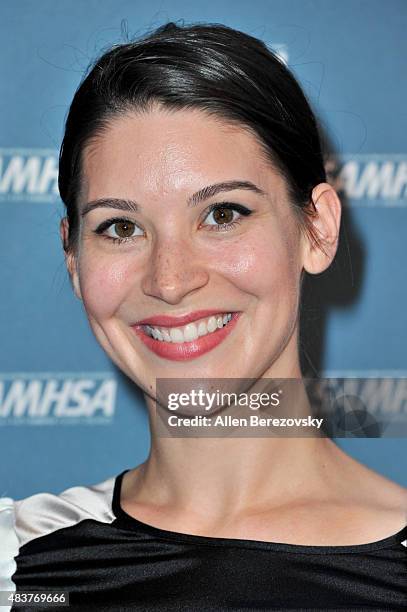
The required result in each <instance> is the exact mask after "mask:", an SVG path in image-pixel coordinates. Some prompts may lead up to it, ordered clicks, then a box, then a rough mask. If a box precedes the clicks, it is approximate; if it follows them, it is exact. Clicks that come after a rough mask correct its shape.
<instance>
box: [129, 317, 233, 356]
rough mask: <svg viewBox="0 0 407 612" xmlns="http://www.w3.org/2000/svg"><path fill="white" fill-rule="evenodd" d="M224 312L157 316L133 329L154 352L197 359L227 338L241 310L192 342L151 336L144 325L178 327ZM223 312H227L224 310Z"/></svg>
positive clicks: (145, 320) (160, 354)
mask: <svg viewBox="0 0 407 612" xmlns="http://www.w3.org/2000/svg"><path fill="white" fill-rule="evenodd" d="M216 314H222V313H221V312H220V311H219V310H197V311H195V312H193V313H190V314H188V315H184V316H181V317H170V316H166V315H165V316H157V317H150V318H148V319H144V320H143V321H140V322H139V323H137V324H136V325H133V326H132V329H133V330H134V332H135V333H136V335H137V337H138V338H140V340H141V341H142V342H143V344H144V345H145V346H146V347H147V348H149V349H150V350H151V351H152V352H153V353H155V354H156V355H158V356H159V357H162V358H164V359H169V360H171V361H186V360H188V359H195V358H197V357H200V356H201V355H204V354H205V353H207V352H208V351H211V350H212V349H213V348H215V347H216V346H218V345H219V344H221V342H223V340H225V339H226V338H227V337H228V336H229V334H230V333H231V331H232V330H233V329H234V327H235V325H236V323H237V321H238V319H239V317H240V314H241V313H240V312H234V313H231V315H232V318H231V320H230V321H229V323H227V324H226V325H224V326H223V327H221V328H220V329H219V328H218V329H216V330H215V331H214V332H211V333H208V334H206V335H205V336H200V337H199V338H197V339H196V340H192V341H191V342H165V341H161V340H156V339H155V338H152V337H151V336H149V335H148V334H147V333H146V332H145V331H144V330H143V327H142V326H143V325H154V326H160V325H161V326H163V327H166V326H168V327H176V326H177V325H178V326H181V325H186V324H187V323H191V322H192V321H197V320H198V319H202V318H205V317H210V316H212V315H216ZM223 314H226V312H224V313H223Z"/></svg>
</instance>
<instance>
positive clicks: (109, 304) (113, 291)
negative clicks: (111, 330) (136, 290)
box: [79, 254, 129, 319]
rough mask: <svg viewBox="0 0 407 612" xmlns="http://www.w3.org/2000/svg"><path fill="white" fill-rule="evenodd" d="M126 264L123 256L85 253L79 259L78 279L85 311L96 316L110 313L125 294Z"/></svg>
mask: <svg viewBox="0 0 407 612" xmlns="http://www.w3.org/2000/svg"><path fill="white" fill-rule="evenodd" d="M128 277H129V265H128V264H127V262H126V260H125V259H123V258H118V259H117V260H116V261H112V258H111V257H109V260H108V261H107V260H106V259H105V258H103V257H101V256H100V254H98V255H97V256H92V255H88V256H86V257H83V258H82V259H81V260H80V262H79V281H80V286H81V293H82V300H83V304H84V307H85V309H86V311H87V313H88V314H89V315H91V316H93V317H95V318H97V319H104V318H108V317H109V316H111V315H112V314H113V313H114V312H115V311H116V310H117V308H118V306H119V305H120V303H121V302H122V300H123V299H124V297H125V291H126V287H127V286H128V283H127V280H128Z"/></svg>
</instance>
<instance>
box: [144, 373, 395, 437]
mask: <svg viewBox="0 0 407 612" xmlns="http://www.w3.org/2000/svg"><path fill="white" fill-rule="evenodd" d="M156 400H157V401H156V415H155V417H156V430H157V434H158V435H160V436H164V437H330V438H355V437H356V438H360V437H363V438H382V437H387V438H389V437H390V438H394V437H396V438H400V437H407V378H283V379H281V378H279V379H271V378H267V379H265V378H262V379H226V378H217V379H213V378H211V379H195V378H190V379H188V378H182V379H169V378H160V379H157V381H156Z"/></svg>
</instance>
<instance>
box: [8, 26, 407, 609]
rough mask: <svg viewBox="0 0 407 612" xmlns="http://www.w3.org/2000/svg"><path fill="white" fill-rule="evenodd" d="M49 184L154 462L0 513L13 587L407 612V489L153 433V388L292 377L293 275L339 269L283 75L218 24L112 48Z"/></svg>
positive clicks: (319, 449)
mask: <svg viewBox="0 0 407 612" xmlns="http://www.w3.org/2000/svg"><path fill="white" fill-rule="evenodd" d="M59 186H60V193H61V197H62V200H63V201H64V203H65V205H66V208H67V216H66V217H65V218H64V219H63V220H62V222H61V239H62V242H63V247H64V250H65V255H66V263H67V267H68V271H69V274H70V278H71V280H72V285H73V288H74V291H75V294H76V295H77V297H78V298H79V299H81V300H82V301H83V305H84V308H85V311H86V314H87V317H88V319H89V323H90V325H91V328H92V330H93V332H94V334H95V336H96V338H97V339H98V341H99V343H100V344H101V346H102V347H103V349H104V350H105V351H106V353H107V354H108V355H109V356H110V358H111V359H112V360H113V362H114V363H115V364H116V365H117V366H118V367H119V368H120V370H122V371H123V372H124V373H125V374H126V375H127V376H128V377H129V378H130V379H131V380H132V381H133V382H134V383H135V384H136V385H138V386H139V387H140V388H141V389H142V390H143V392H144V396H145V401H146V405H147V408H148V411H149V417H150V426H151V451H150V454H149V457H148V459H147V460H146V461H145V462H144V463H143V464H142V465H139V466H137V467H135V468H133V469H130V470H126V471H124V472H122V473H121V474H120V475H119V476H117V477H116V478H115V477H112V478H109V479H108V480H105V481H104V482H102V483H99V484H98V485H95V486H93V487H81V486H79V487H73V488H70V489H68V490H67V491H64V492H63V493H61V494H60V495H50V494H46V493H40V494H39V495H34V496H32V497H29V498H26V499H24V500H17V501H14V502H13V501H12V500H9V499H6V500H3V527H4V529H3V531H4V533H5V534H6V535H5V538H6V539H7V542H8V557H7V556H5V557H4V566H5V567H6V571H4V576H5V578H4V581H3V588H10V589H12V588H14V585H16V588H17V593H16V595H18V592H19V591H24V590H43V591H49V590H55V591H59V592H65V593H69V594H70V604H71V605H73V606H74V609H84V610H87V609H88V608H90V607H92V606H95V607H96V608H97V609H98V610H103V609H117V610H119V609H120V610H127V609H128V610H133V609H140V610H150V609H151V610H243V609H245V610H260V609H262V610H264V609H299V608H311V609H326V608H339V607H342V608H346V609H352V608H358V609H366V608H370V607H372V608H375V609H404V608H405V605H406V591H405V588H406V582H407V581H406V577H407V572H406V566H405V553H406V548H405V545H404V544H405V543H403V542H404V540H405V539H406V537H407V527H406V511H407V492H406V490H405V489H404V488H402V487H400V486H398V485H397V484H395V483H393V482H391V481H389V480H387V479H386V478H384V477H382V476H380V475H379V474H376V473H374V472H372V471H371V470H370V469H368V468H367V467H365V466H363V465H361V464H360V463H358V462H357V461H355V460H354V459H352V458H351V457H349V456H347V455H346V454H345V453H343V452H342V451H341V450H340V449H339V448H338V447H337V446H336V445H335V444H334V443H333V442H332V440H331V439H329V438H326V437H321V436H308V437H304V436H299V437H284V436H283V437H255V436H252V437H240V438H239V437H233V436H231V435H229V436H228V435H227V434H226V435H225V436H223V437H206V436H199V437H194V438H190V437H188V436H185V437H165V436H160V435H159V431H158V427H159V423H158V420H157V419H156V418H155V414H156V412H155V411H156V407H157V406H156V404H157V393H158V390H156V389H158V385H157V387H156V381H157V379H169V380H170V381H172V380H175V381H176V380H177V379H183V378H188V379H195V380H196V379H198V380H202V381H206V380H209V379H214V378H219V379H222V380H224V379H226V380H230V379H240V380H241V379H254V380H257V381H262V380H263V379H296V380H301V369H300V364H299V348H298V321H299V308H300V298H301V283H302V278H303V275H304V274H305V273H309V274H318V273H320V272H322V271H324V270H325V269H327V268H328V267H329V265H330V263H331V262H332V260H333V258H334V256H335V252H336V249H337V242H338V233H339V225H340V202H339V199H338V197H337V195H336V193H335V191H334V190H333V188H332V187H330V186H329V185H328V184H327V182H326V176H325V171H324V166H323V160H322V155H321V146H320V141H319V136H318V131H317V127H316V122H315V118H314V116H313V113H312V111H311V109H310V107H309V105H308V103H307V101H306V99H305V97H304V95H303V93H302V91H301V89H300V87H299V85H298V84H297V82H296V81H295V79H294V78H293V76H292V75H291V73H290V72H289V71H288V70H287V68H286V67H285V66H284V65H283V63H282V62H281V61H280V60H279V59H278V58H277V57H276V56H275V55H273V54H272V53H271V52H270V51H269V50H268V49H267V48H266V47H265V45H264V44H263V43H261V42H260V41H258V40H257V39H255V38H252V37H250V36H248V35H246V34H243V33H241V32H238V31H235V30H232V29H230V28H227V27H225V26H221V25H195V26H188V27H181V28H180V27H177V26H175V25H174V24H171V23H170V24H167V25H166V26H165V27H163V28H160V29H159V30H157V31H156V32H154V33H153V34H151V35H149V36H147V37H145V38H144V39H142V40H139V41H137V42H135V43H129V44H125V45H120V46H116V47H114V48H113V49H111V50H110V51H109V52H107V53H106V54H105V55H103V56H102V57H101V58H100V59H99V60H98V61H97V62H96V64H95V65H94V67H93V68H92V69H91V71H90V72H89V74H88V76H87V77H86V78H85V80H84V81H83V82H82V84H81V85H80V87H79V89H78V91H77V92H76V94H75V97H74V100H73V102H72V105H71V108H70V111H69V114H68V117H67V121H66V129H65V136H64V141H63V145H62V148H61V155H60V176H59ZM159 403H160V404H161V401H160V402H159ZM309 408H310V406H307V403H306V401H304V402H303V403H302V404H300V409H299V411H300V413H301V414H304V415H305V414H306V412H307V410H308V411H309ZM13 537H14V539H13ZM3 556H4V553H3ZM13 556H15V560H13ZM7 580H8V582H7ZM4 585H6V586H4ZM7 585H8V586H7Z"/></svg>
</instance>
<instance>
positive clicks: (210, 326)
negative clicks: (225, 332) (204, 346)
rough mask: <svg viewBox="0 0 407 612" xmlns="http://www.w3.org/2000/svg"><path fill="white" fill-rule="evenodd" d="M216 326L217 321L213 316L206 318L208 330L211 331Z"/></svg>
mask: <svg viewBox="0 0 407 612" xmlns="http://www.w3.org/2000/svg"><path fill="white" fill-rule="evenodd" d="M216 328H217V322H216V319H215V317H210V318H209V320H208V332H213V331H215V329H216Z"/></svg>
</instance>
